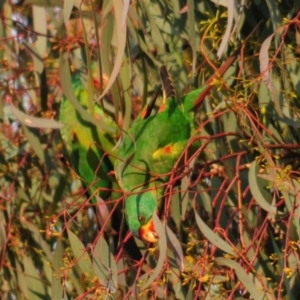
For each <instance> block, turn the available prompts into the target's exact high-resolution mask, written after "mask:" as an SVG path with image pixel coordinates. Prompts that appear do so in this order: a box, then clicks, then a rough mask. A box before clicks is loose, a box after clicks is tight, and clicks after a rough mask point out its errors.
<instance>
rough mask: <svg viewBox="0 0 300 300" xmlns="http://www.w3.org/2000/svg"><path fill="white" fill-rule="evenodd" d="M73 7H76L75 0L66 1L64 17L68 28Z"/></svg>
mask: <svg viewBox="0 0 300 300" xmlns="http://www.w3.org/2000/svg"><path fill="white" fill-rule="evenodd" d="M73 6H74V0H68V1H64V5H63V16H64V22H65V26H66V27H67V25H68V21H69V19H70V16H71V13H72V9H73Z"/></svg>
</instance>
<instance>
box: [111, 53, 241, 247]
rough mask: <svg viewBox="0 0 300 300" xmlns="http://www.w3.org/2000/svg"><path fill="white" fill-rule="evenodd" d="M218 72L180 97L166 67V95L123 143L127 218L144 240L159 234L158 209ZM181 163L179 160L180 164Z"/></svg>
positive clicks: (121, 175) (120, 174) (118, 169)
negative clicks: (196, 112) (196, 114)
mask: <svg viewBox="0 0 300 300" xmlns="http://www.w3.org/2000/svg"><path fill="white" fill-rule="evenodd" d="M237 53H238V52H237V51H236V52H235V53H234V54H233V55H232V56H230V57H229V58H228V59H227V61H226V62H225V63H224V64H223V65H222V66H221V68H220V69H219V70H218V72H217V74H218V75H219V76H220V75H222V74H223V73H224V72H225V71H226V70H227V68H228V67H229V66H230V65H231V64H232V62H233V61H234V60H235V59H236V57H237ZM215 76H216V74H215V75H213V76H212V77H211V78H210V79H209V80H208V81H207V82H206V84H204V85H203V86H202V87H200V88H198V89H196V90H194V91H192V92H190V93H188V94H187V95H185V96H184V97H183V98H182V99H180V100H179V101H177V99H176V97H175V92H174V88H173V85H172V82H171V80H170V77H169V76H168V72H167V70H166V68H165V67H164V66H163V67H162V68H161V78H162V82H163V88H164V92H165V100H164V101H163V103H162V104H161V106H160V108H159V110H158V112H157V114H155V115H151V111H152V108H153V106H154V102H155V98H154V99H153V101H150V103H149V104H148V105H146V107H145V108H144V109H143V110H142V112H141V113H140V114H139V115H138V117H137V118H136V120H135V121H134V122H133V124H132V125H131V127H130V128H129V130H128V132H127V134H126V135H125V136H124V138H123V141H122V144H121V145H120V147H119V148H118V153H117V157H118V159H117V160H116V163H115V175H116V178H117V180H118V182H119V185H120V186H121V187H122V189H123V191H124V194H125V217H126V221H127V224H128V227H129V229H130V231H131V232H132V233H133V235H134V236H136V237H138V238H140V239H142V240H144V241H147V242H150V243H154V242H156V241H157V239H158V236H157V234H156V232H155V228H154V224H153V220H152V216H153V213H154V212H157V213H159V210H160V208H161V206H162V203H163V197H164V193H165V190H166V187H167V184H168V181H169V179H170V175H171V172H172V170H173V169H174V167H175V165H176V163H177V162H178V160H180V157H181V156H182V153H183V152H184V151H185V150H186V148H187V145H188V142H189V140H190V138H191V136H192V135H193V133H194V132H195V130H196V127H195V122H194V114H193V110H194V109H195V108H196V107H197V106H198V105H200V104H201V103H202V101H203V100H204V98H205V96H206V95H207V93H208V92H209V91H210V89H211V88H212V85H211V82H212V81H213V79H214V77H215ZM196 150H197V145H192V146H191V147H189V149H188V155H191V154H192V153H193V152H194V151H196ZM180 161H182V159H181V160H180ZM181 165H182V163H181ZM181 165H180V162H179V165H177V167H180V166H181Z"/></svg>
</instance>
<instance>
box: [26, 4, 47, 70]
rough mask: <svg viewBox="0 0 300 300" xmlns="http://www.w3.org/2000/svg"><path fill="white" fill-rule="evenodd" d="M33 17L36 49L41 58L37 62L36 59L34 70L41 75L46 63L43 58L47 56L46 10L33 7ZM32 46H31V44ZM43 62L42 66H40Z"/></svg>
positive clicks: (38, 57)
mask: <svg viewBox="0 0 300 300" xmlns="http://www.w3.org/2000/svg"><path fill="white" fill-rule="evenodd" d="M32 17H33V28H34V30H35V32H36V33H39V34H37V35H36V41H35V48H36V49H37V51H38V53H39V56H37V61H35V59H34V60H33V62H34V70H35V71H36V72H37V73H39V74H41V73H42V71H43V69H44V63H43V60H42V57H45V56H46V55H47V52H46V50H47V43H48V38H47V14H46V8H44V7H39V6H36V5H34V6H33V7H32ZM29 45H30V44H29ZM40 60H42V66H40V64H41V62H40Z"/></svg>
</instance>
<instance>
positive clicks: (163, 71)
mask: <svg viewBox="0 0 300 300" xmlns="http://www.w3.org/2000/svg"><path fill="white" fill-rule="evenodd" d="M160 77H161V80H162V84H163V90H164V96H165V100H166V99H169V98H175V95H176V93H175V88H174V85H173V82H172V80H171V76H170V74H169V72H168V70H167V68H166V66H162V67H161V68H160Z"/></svg>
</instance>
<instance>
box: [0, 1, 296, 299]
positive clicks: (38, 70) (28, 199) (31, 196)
mask: <svg viewBox="0 0 300 300" xmlns="http://www.w3.org/2000/svg"><path fill="white" fill-rule="evenodd" d="M215 2H217V1H215V0H212V1H204V0H197V1H192V0H188V1H187V7H184V5H185V4H186V2H185V1H176V0H172V1H156V2H154V1H147V0H146V1H140V0H139V1H132V2H130V1H128V0H124V1H123V2H122V1H118V0H112V1H111V0H102V1H82V2H81V1H77V0H73V1H71V0H70V1H69V0H68V1H58V0H25V1H19V2H18V1H3V0H2V1H0V10H1V21H0V39H1V44H0V65H1V73H0V74H1V75H0V94H1V97H0V122H1V130H0V136H1V139H0V149H1V151H0V187H1V191H0V208H1V209H0V255H1V268H0V282H1V286H0V295H1V298H2V299H62V298H63V299H98V298H100V299H102V298H103V299H135V298H138V297H139V298H141V299H148V298H158V299H160V298H168V299H198V298H200V299H298V298H299V289H298V288H297V287H298V286H297V285H299V263H298V261H299V240H300V217H299V216H300V214H299V201H300V198H299V190H300V184H299V166H300V160H299V155H300V152H299V149H300V137H299V127H300V121H299V114H300V104H299V100H298V99H299V97H300V79H299V78H300V76H299V45H300V32H299V28H300V23H299V16H300V14H299V6H300V3H299V1H295V2H293V1H276V0H269V1H249V2H244V1H240V3H237V1H236V2H234V1H231V0H230V1H229V0H228V1H225V0H224V1H220V2H218V3H220V6H218V5H217V4H215ZM182 8H183V9H182ZM181 9H182V10H181ZM248 35H249V36H248ZM239 45H242V47H241V48H240V50H239V57H238V59H237V61H236V62H235V63H234V64H233V65H232V66H231V67H230V68H229V70H228V71H227V72H226V73H225V75H224V76H223V77H222V78H220V77H218V76H216V78H215V80H214V81H213V85H214V88H213V90H212V92H210V94H209V95H208V96H207V97H206V99H205V101H204V102H203V104H202V106H201V108H200V109H199V111H197V115H196V118H197V121H198V123H199V127H198V132H197V135H196V136H194V137H192V139H191V143H193V142H195V140H196V139H200V141H201V147H200V148H199V150H198V151H197V153H196V154H195V155H194V156H193V157H186V156H185V169H184V170H177V172H175V171H174V174H172V176H171V178H172V179H171V181H170V183H169V185H168V190H167V193H166V200H165V205H164V213H163V216H162V218H161V219H159V218H157V217H156V216H154V217H155V227H156V230H157V232H158V234H159V237H160V239H159V242H158V245H145V244H144V243H142V242H141V241H138V240H135V243H136V244H137V245H138V246H139V248H140V256H141V257H140V258H138V259H137V258H136V256H135V255H134V254H133V253H131V251H130V248H128V247H127V248H126V243H127V240H128V239H129V237H128V236H124V235H123V233H122V226H123V225H122V224H121V225H120V226H121V228H119V229H120V230H118V231H116V230H115V229H114V228H113V225H111V222H109V221H110V219H112V217H111V216H112V213H113V211H114V210H117V209H119V210H120V205H122V201H123V198H122V196H119V194H118V193H116V194H117V196H115V198H113V197H111V199H110V200H108V201H107V202H103V201H101V199H100V200H99V203H98V206H99V207H100V208H98V209H97V210H95V205H92V204H90V202H89V200H90V199H89V198H90V197H92V196H93V195H88V193H87V191H89V189H88V187H87V188H85V187H84V178H80V176H79V175H78V174H76V170H74V168H73V167H72V165H71V164H70V160H69V157H68V152H67V151H66V147H67V145H64V144H63V141H62V138H61V135H60V131H59V129H60V128H61V126H62V124H61V123H59V122H58V121H57V120H58V117H59V108H60V101H61V99H62V95H63V94H65V95H66V96H67V97H68V99H69V100H70V101H71V102H72V104H73V105H74V106H75V107H76V109H77V110H78V111H79V113H80V115H81V116H82V117H83V118H84V119H86V120H88V121H89V122H91V123H93V124H94V126H97V127H98V128H101V125H103V124H101V120H100V121H99V120H98V119H97V118H95V115H94V114H93V106H94V103H95V102H94V101H93V98H92V97H90V98H89V111H87V110H85V109H84V108H83V107H81V106H80V104H79V102H78V101H76V97H75V96H74V95H73V94H72V83H71V76H70V72H73V71H74V70H76V69H79V68H81V67H82V65H84V66H85V67H86V68H87V74H88V75H87V77H86V80H87V84H86V87H87V90H88V93H89V95H94V100H95V99H97V102H98V103H99V105H100V106H101V107H102V108H103V109H104V110H105V111H106V112H107V113H108V114H110V115H111V116H112V117H113V118H114V120H115V121H116V123H117V124H119V125H120V126H121V128H122V130H123V131H126V130H127V129H128V128H129V126H130V124H131V122H132V120H133V119H134V118H135V116H136V115H137V114H138V112H139V111H140V109H141V107H142V106H143V105H144V104H145V103H146V102H147V100H148V99H150V97H151V95H152V94H153V92H154V89H155V86H156V85H157V84H158V83H159V81H160V79H159V72H158V70H159V67H160V66H161V65H162V64H165V65H166V66H167V68H168V69H170V72H171V77H172V79H173V81H174V83H175V85H176V89H177V92H178V94H179V95H183V94H185V93H187V92H188V91H190V90H193V89H194V88H195V87H198V86H200V85H201V84H202V83H204V82H205V80H207V79H208V78H209V77H210V75H211V74H213V73H215V72H216V70H217V68H218V66H219V65H221V64H222V61H225V60H226V58H227V57H228V56H229V55H230V53H231V52H232V51H233V50H234V49H236V48H237V47H238V46H239ZM217 57H219V60H220V62H218V61H217ZM93 65H96V70H97V72H96V74H95V72H93V70H94V67H93V68H92V66H93ZM70 69H71V71H70ZM93 76H94V79H95V78H96V79H97V80H98V86H97V87H98V89H97V91H95V90H94V88H93ZM100 96H101V97H100ZM99 130H100V129H99ZM106 130H109V127H108V128H106ZM99 146H101V145H99ZM112 155H113V153H112ZM80 179H82V183H81V180H80ZM114 191H117V192H120V191H119V190H114ZM99 211H100V217H99ZM95 212H98V213H95ZM121 212H122V211H121ZM97 214H98V217H97ZM103 216H104V217H103ZM99 219H100V220H99ZM97 221H98V222H99V223H100V224H101V225H102V226H101V228H100V227H99V226H98V222H97ZM112 221H113V220H112Z"/></svg>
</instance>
